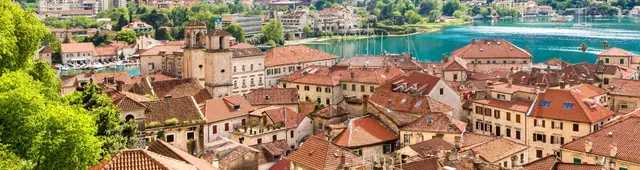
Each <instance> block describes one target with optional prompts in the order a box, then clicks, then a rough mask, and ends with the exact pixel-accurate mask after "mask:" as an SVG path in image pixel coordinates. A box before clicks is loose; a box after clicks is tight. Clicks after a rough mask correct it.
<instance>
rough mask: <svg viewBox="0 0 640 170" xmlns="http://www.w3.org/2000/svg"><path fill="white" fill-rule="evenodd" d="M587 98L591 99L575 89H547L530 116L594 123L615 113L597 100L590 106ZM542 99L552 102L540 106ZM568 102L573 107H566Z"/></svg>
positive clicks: (540, 95)
mask: <svg viewBox="0 0 640 170" xmlns="http://www.w3.org/2000/svg"><path fill="white" fill-rule="evenodd" d="M585 100H591V99H589V98H588V97H586V96H583V94H582V93H577V92H574V91H573V90H566V89H547V90H546V91H545V92H544V93H540V94H539V95H538V97H537V99H536V101H535V102H534V104H533V108H532V109H531V112H530V116H532V117H543V118H550V119H557V120H568V121H574V122H585V123H594V122H597V121H600V120H602V119H606V118H608V117H611V116H613V115H614V114H615V113H614V112H613V111H611V110H609V109H607V108H605V107H604V106H602V105H599V104H595V101H591V102H592V103H593V106H590V105H589V104H587V103H586V102H587V101H585ZM542 101H548V102H550V104H549V106H540V103H541V102H542ZM566 104H573V105H572V107H571V108H565V105H566Z"/></svg>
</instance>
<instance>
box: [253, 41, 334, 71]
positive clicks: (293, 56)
mask: <svg viewBox="0 0 640 170" xmlns="http://www.w3.org/2000/svg"><path fill="white" fill-rule="evenodd" d="M265 54H266V56H265V58H264V66H265V67H274V66H281V65H289V64H298V63H305V62H312V61H321V60H331V59H333V60H335V59H336V58H338V57H337V56H334V55H331V54H329V53H326V52H323V51H320V50H316V49H313V48H311V47H307V46H304V45H295V46H284V47H276V48H273V49H271V50H269V51H266V52H265Z"/></svg>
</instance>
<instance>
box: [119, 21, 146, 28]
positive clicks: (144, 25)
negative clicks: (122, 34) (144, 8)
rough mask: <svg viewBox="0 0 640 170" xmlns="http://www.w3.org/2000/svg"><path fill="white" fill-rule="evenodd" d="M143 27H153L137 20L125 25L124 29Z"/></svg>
mask: <svg viewBox="0 0 640 170" xmlns="http://www.w3.org/2000/svg"><path fill="white" fill-rule="evenodd" d="M143 27H151V25H149V24H147V23H144V22H140V21H136V22H132V23H129V24H127V25H125V26H123V27H122V29H133V28H143Z"/></svg>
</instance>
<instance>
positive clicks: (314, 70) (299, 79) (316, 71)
mask: <svg viewBox="0 0 640 170" xmlns="http://www.w3.org/2000/svg"><path fill="white" fill-rule="evenodd" d="M280 81H282V82H292V83H300V84H313V85H323V86H337V85H339V84H340V75H339V74H336V73H334V71H333V70H332V69H331V68H329V67H327V66H309V67H307V68H305V69H300V70H296V71H295V72H293V73H291V74H289V75H286V76H283V77H281V78H280Z"/></svg>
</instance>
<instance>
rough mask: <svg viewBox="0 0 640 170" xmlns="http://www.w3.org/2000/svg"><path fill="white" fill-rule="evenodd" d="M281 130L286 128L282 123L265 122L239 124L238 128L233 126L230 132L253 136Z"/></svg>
mask: <svg viewBox="0 0 640 170" xmlns="http://www.w3.org/2000/svg"><path fill="white" fill-rule="evenodd" d="M282 130H287V128H286V126H284V124H283V123H277V124H267V125H264V124H260V125H251V124H249V125H244V126H240V127H239V128H235V130H234V131H232V132H231V134H235V135H239V136H245V137H254V136H259V135H263V134H268V133H272V132H277V131H282Z"/></svg>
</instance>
